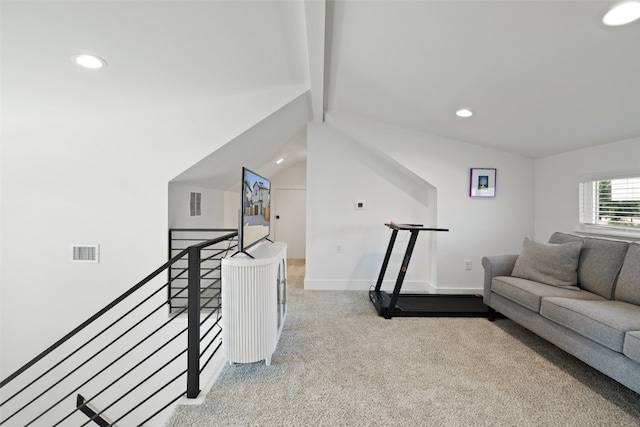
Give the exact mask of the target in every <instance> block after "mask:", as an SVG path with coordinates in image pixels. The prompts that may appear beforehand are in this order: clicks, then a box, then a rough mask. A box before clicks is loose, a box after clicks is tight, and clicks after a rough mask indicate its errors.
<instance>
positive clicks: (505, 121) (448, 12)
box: [325, 0, 640, 158]
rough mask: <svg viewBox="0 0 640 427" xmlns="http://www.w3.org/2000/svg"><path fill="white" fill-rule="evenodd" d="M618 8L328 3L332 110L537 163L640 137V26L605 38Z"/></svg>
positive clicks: (328, 102)
mask: <svg viewBox="0 0 640 427" xmlns="http://www.w3.org/2000/svg"><path fill="white" fill-rule="evenodd" d="M615 3H616V2H613V1H566V0H561V1H521V0H510V1H504V0H501V1H486V0H479V1H435V0H429V1H339V0H338V1H335V2H329V3H328V6H329V7H328V12H327V16H328V19H329V22H330V27H331V32H330V37H329V43H328V45H327V52H328V54H327V70H326V80H325V81H326V98H325V108H326V110H328V111H331V112H332V114H336V113H340V112H348V113H350V114H360V115H364V116H368V117H371V118H373V119H375V120H379V121H385V122H390V123H394V124H397V125H401V126H405V127H408V128H411V129H415V130H420V131H423V132H426V133H431V134H436V135H440V136H445V137H448V138H453V139H457V140H462V141H466V142H471V143H476V144H480V145H483V146H487V147H493V148H497V149H500V150H504V151H508V152H512V153H516V154H520V155H523V156H528V157H532V158H537V157H543V156H549V155H552V154H556V153H560V152H564V151H570V150H574V149H579V148H584V147H589V146H593V145H599V144H603V143H608V142H613V141H618V140H623V139H628V138H632V137H637V136H640V78H639V76H640V54H639V52H640V21H636V22H634V23H632V24H629V25H627V26H622V27H606V26H605V25H604V24H602V22H601V19H602V16H603V15H604V13H605V12H606V11H607V10H609V8H610V7H611V6H612V5H613V4H615ZM462 107H467V108H470V109H472V110H473V111H475V113H476V114H475V116H474V117H472V118H470V119H465V120H463V119H460V118H458V117H456V116H455V114H454V112H455V111H456V110H457V109H459V108H462Z"/></svg>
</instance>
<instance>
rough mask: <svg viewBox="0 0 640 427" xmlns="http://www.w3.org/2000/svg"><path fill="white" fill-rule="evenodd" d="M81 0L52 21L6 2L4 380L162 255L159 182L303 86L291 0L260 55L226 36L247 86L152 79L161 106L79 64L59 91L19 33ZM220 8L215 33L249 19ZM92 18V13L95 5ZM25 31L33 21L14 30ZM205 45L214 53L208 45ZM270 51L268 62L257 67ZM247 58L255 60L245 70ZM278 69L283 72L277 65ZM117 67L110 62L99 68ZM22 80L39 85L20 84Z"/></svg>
mask: <svg viewBox="0 0 640 427" xmlns="http://www.w3.org/2000/svg"><path fill="white" fill-rule="evenodd" d="M98 3H99V4H98ZM98 3H96V4H95V5H94V6H92V5H84V4H83V5H82V7H81V10H72V11H71V12H72V13H75V14H77V15H78V16H81V15H82V14H83V13H89V12H90V11H92V10H93V7H96V8H98V9H100V8H101V7H111V5H107V4H106V3H104V2H98ZM78 5H79V3H78ZM75 6H77V5H76V4H75V3H74V2H71V3H69V2H57V3H56V2H53V3H49V4H48V7H49V8H50V9H51V10H50V11H49V12H48V16H49V17H50V18H51V19H45V18H43V17H42V16H41V15H42V11H41V10H39V9H38V8H36V7H33V8H32V7H30V6H29V7H27V8H26V9H25V10H24V11H23V10H22V9H20V7H21V5H20V4H17V3H16V4H13V5H12V7H11V8H7V9H5V8H4V6H3V16H2V23H3V27H2V39H3V62H2V75H3V79H2V95H3V100H2V102H3V105H2V135H1V136H2V138H1V139H2V168H1V173H2V193H1V195H2V200H1V211H2V230H1V232H2V242H1V244H2V248H1V250H2V260H1V261H2V265H1V286H0V289H1V325H2V334H1V335H2V336H1V340H2V342H1V347H2V360H1V367H0V368H1V374H0V375H1V376H2V377H3V378H4V377H6V376H7V375H8V374H10V373H11V372H13V371H14V370H15V369H17V368H18V367H19V366H21V365H22V364H24V363H25V362H26V361H28V360H30V359H31V358H32V357H34V356H36V355H37V354H38V353H39V352H40V351H42V350H44V349H45V348H47V347H48V346H49V345H51V344H52V343H54V342H55V341H56V340H57V339H59V338H60V337H62V336H63V335H64V334H66V333H67V332H69V331H70V330H72V329H73V328H74V327H76V326H77V325H78V324H80V323H81V322H82V321H84V320H85V319H87V318H88V317H89V316H90V315H92V314H94V313H95V312H96V311H97V310H99V309H100V308H102V307H104V306H105V305H106V304H107V303H109V302H110V301H112V300H113V299H115V298H116V297H117V296H119V295H120V294H122V293H123V292H124V291H125V290H126V289H128V288H129V287H131V286H132V285H134V284H135V283H136V282H138V281H139V280H141V279H142V278H143V277H145V276H146V275H147V274H148V273H150V272H151V271H152V270H153V269H155V268H157V267H158V266H160V265H162V263H164V262H165V261H166V258H167V247H166V245H167V242H166V240H167V239H166V235H167V227H168V224H169V220H168V209H167V206H168V189H167V185H168V182H169V181H170V180H171V179H172V178H173V177H175V176H177V175H178V174H180V173H181V172H182V171H184V170H185V169H186V168H188V167H190V165H193V164H195V163H196V162H198V161H199V160H201V159H202V158H203V157H204V156H206V155H208V154H210V153H211V152H213V151H215V150H216V149H217V148H219V147H221V146H222V145H224V144H225V143H226V142H228V141H229V140H231V139H233V138H234V137H236V136H237V135H240V134H242V133H243V132H245V131H246V130H247V129H249V128H251V127H252V126H254V125H255V124H256V123H258V122H260V121H261V120H263V119H264V118H266V117H269V116H270V115H271V114H272V113H274V112H275V111H277V110H279V109H280V108H282V107H283V106H284V105H286V104H288V103H289V102H291V101H292V100H294V99H296V98H298V97H299V96H300V95H301V94H303V93H305V92H306V91H307V90H308V89H309V84H308V75H307V74H305V72H307V73H308V65H307V62H306V61H307V55H306V46H305V45H304V39H305V34H304V11H303V8H302V6H301V5H299V4H295V3H293V2H277V3H273V2H271V3H269V4H268V5H266V6H265V7H267V8H274V9H276V11H277V12H282V13H274V14H267V16H263V17H260V20H261V21H260V22H261V27H260V30H259V31H260V32H256V33H255V34H250V33H249V34H247V38H249V39H251V38H261V37H262V38H263V40H272V41H273V42H272V43H270V44H266V45H263V44H261V45H260V46H261V47H260V49H261V51H260V52H258V53H259V54H258V53H256V52H247V51H240V50H230V49H227V48H226V45H227V43H226V42H225V43H224V45H223V46H220V48H221V49H225V54H226V55H235V60H233V59H234V58H229V57H228V56H227V58H229V59H231V60H227V61H225V63H224V64H223V65H220V66H219V68H224V71H225V72H228V73H229V75H236V74H237V75H242V77H243V79H245V80H244V82H245V83H246V84H244V85H243V87H249V88H251V89H250V90H246V91H245V92H243V93H237V94H236V93H222V94H219V95H220V96H217V95H218V94H211V93H210V94H208V95H207V96H208V97H207V99H197V100H194V99H180V100H177V99H175V98H174V97H171V96H167V94H166V93H165V92H164V88H163V86H161V85H160V86H158V87H157V90H156V95H157V97H155V98H154V101H155V104H154V105H149V104H148V103H146V100H141V99H140V97H139V96H138V94H135V93H133V94H132V95H131V96H132V98H131V99H128V98H127V97H124V98H123V97H120V96H118V97H116V96H113V94H111V93H108V89H106V85H104V84H97V83H96V82H95V80H90V78H86V77H85V80H82V77H80V76H81V74H80V73H81V72H80V71H77V70H74V71H73V72H74V73H77V75H78V77H77V79H78V82H79V83H78V85H81V89H78V88H74V89H73V90H69V88H65V87H59V86H62V85H59V84H58V82H57V80H56V79H55V78H42V74H41V72H40V71H38V70H39V69H36V70H34V69H31V68H29V66H30V64H31V62H30V61H31V59H30V57H29V56H28V55H27V56H25V55H24V54H23V53H24V51H29V49H28V46H25V43H29V42H31V41H34V40H36V41H37V40H38V37H48V36H49V35H50V34H58V32H59V30H62V29H61V28H58V27H56V24H57V21H56V20H55V14H56V13H60V14H61V15H65V14H68V13H67V12H69V10H68V8H73V7H75ZM114 7H116V6H114ZM145 7H150V6H148V5H147V6H145ZM211 7H215V4H211ZM220 7H221V8H222V9H221V11H222V12H224V11H228V10H229V9H227V8H230V9H232V10H231V12H232V13H231V14H230V15H229V16H228V18H229V19H228V24H229V25H226V26H219V28H217V29H216V31H218V37H217V38H216V39H218V40H227V41H228V40H231V41H232V40H233V39H234V31H236V28H239V26H240V24H242V23H243V22H244V20H243V12H242V11H243V10H244V9H243V8H244V6H243V5H241V4H240V3H238V4H237V5H234V4H232V3H225V4H224V5H222V4H221V6H220ZM56 8H58V9H56ZM234 8H235V9H234ZM151 10H152V9H149V11H151ZM7 11H10V12H12V13H11V14H7V13H6V12H7ZM71 12H69V13H71ZM32 15H34V16H35V15H37V16H35V17H34V16H32ZM95 15H96V16H93V19H100V13H96V14H95ZM116 15H117V14H116ZM116 15H114V16H116ZM283 16H286V17H288V18H287V19H286V20H283V19H281V17H283ZM114 19H115V18H114ZM220 19H222V18H220ZM234 19H237V20H239V21H238V22H237V24H238V25H234V21H233V20H234ZM6 24H11V25H6ZM47 25H51V26H52V27H51V28H50V27H48V26H47ZM32 27H38V28H39V30H38V31H31V32H30V33H29V37H28V38H23V37H21V36H20V34H21V31H25V28H32ZM108 27H109V28H110V29H113V28H114V27H113V25H109V26H108ZM69 31H73V29H69ZM110 31H111V30H110ZM58 35H59V34H58ZM149 39H150V40H153V37H149ZM145 40H146V39H145ZM157 48H158V49H162V46H158V47H157ZM63 50H64V49H63ZM227 51H228V52H227ZM282 52H286V55H282ZM55 53H59V52H57V51H56V52H55ZM209 53H210V55H212V57H216V52H215V51H213V50H212V51H210V52H209ZM52 55H53V52H52V54H51V55H50V56H52ZM248 55H251V56H248ZM264 57H266V58H271V60H270V61H269V62H267V63H264V61H262V58H264ZM48 58H49V57H48ZM49 59H51V58H49ZM51 61H52V62H51V64H48V65H49V66H54V65H55V66H56V67H58V68H59V69H56V71H57V72H58V74H56V77H58V76H59V75H63V74H64V73H65V72H66V71H65V67H66V66H67V65H68V64H69V60H68V57H66V56H65V57H61V58H54V59H51ZM180 61H181V59H180V58H174V59H173V62H174V63H176V64H177V63H180ZM247 61H249V62H247ZM251 61H255V62H256V64H260V66H255V67H254V66H248V65H247V64H253V62H251ZM7 64H9V65H10V66H11V67H10V69H7V68H6V67H8V66H7ZM21 66H24V68H25V69H24V70H20V67H21ZM44 68H45V69H49V68H48V67H44ZM281 69H282V70H286V73H285V74H286V75H281V74H280V73H278V72H277V70H281ZM110 70H112V71H110ZM117 70H118V68H117V66H116V65H115V64H110V67H109V68H108V69H107V72H106V73H105V74H103V75H102V78H103V79H108V76H109V74H108V73H109V72H112V73H116V74H118V71H117ZM21 71H24V72H21ZM25 72H26V73H27V74H25ZM141 73H142V72H141ZM143 74H144V73H143ZM25 76H26V77H28V76H32V77H33V81H31V82H26V83H25ZM265 76H274V78H273V80H272V81H268V80H266V79H265ZM93 77H94V78H97V79H98V78H99V77H95V75H93ZM252 77H253V78H252ZM212 78H214V77H212ZM80 81H82V83H80ZM252 81H255V82H256V84H253V85H250V84H249V83H250V82H252ZM185 83H187V82H186V81H185ZM58 91H59V92H60V94H61V95H60V96H58V95H57V94H58ZM105 91H106V92H105ZM38 94H41V95H42V97H41V99H39V100H38V102H25V97H26V96H30V97H37V95H38ZM96 94H97V96H96V97H95V98H92V96H94V95H96ZM73 97H79V98H80V101H78V102H77V105H75V104H72V103H71V104H67V105H64V106H63V105H62V103H63V102H65V101H69V99H70V98H73ZM29 99H34V98H29ZM73 99H74V100H75V98H73ZM92 99H97V101H96V102H93V101H92ZM143 101H144V102H143ZM73 106H77V107H78V108H79V111H76V110H74V109H73V108H72V107H73ZM63 107H64V108H63ZM147 107H148V108H147ZM224 221H225V222H227V221H228V218H225V219H224ZM73 244H99V245H100V255H101V257H100V263H98V264H76V263H71V262H70V259H71V246H72V245H73Z"/></svg>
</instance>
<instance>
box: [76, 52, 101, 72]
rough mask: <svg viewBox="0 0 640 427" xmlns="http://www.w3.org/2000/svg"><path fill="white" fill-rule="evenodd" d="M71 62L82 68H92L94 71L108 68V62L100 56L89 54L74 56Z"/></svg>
mask: <svg viewBox="0 0 640 427" xmlns="http://www.w3.org/2000/svg"><path fill="white" fill-rule="evenodd" d="M71 61H72V62H73V63H74V64H76V65H79V66H80V67H83V68H90V69H92V70H97V69H98V68H103V67H106V66H107V61H105V60H104V59H102V58H100V57H98V56H95V55H90V54H88V53H79V54H77V55H73V56H72V57H71Z"/></svg>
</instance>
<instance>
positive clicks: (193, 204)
mask: <svg viewBox="0 0 640 427" xmlns="http://www.w3.org/2000/svg"><path fill="white" fill-rule="evenodd" d="M189 213H190V214H191V216H200V215H202V193H196V192H191V197H190V203H189Z"/></svg>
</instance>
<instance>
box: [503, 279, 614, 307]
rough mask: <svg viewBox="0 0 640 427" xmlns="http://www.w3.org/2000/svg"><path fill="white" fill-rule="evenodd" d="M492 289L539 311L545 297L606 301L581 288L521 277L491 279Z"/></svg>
mask: <svg viewBox="0 0 640 427" xmlns="http://www.w3.org/2000/svg"><path fill="white" fill-rule="evenodd" d="M491 291H492V292H495V293H496V294H499V295H502V296H503V297H505V298H507V299H509V300H511V301H513V302H516V303H518V304H520V305H521V306H523V307H526V308H528V309H529V310H532V311H535V312H536V313H538V312H539V311H540V301H541V300H542V298H543V297H550V296H554V297H567V298H577V299H587V300H601V301H606V300H605V299H604V298H603V297H601V296H599V295H596V294H592V293H591V292H587V291H583V290H580V289H576V290H574V289H573V288H568V287H559V286H551V285H545V284H544V283H539V282H535V281H533V280H527V279H521V278H519V277H511V276H498V277H494V278H493V280H492V281H491Z"/></svg>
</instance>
